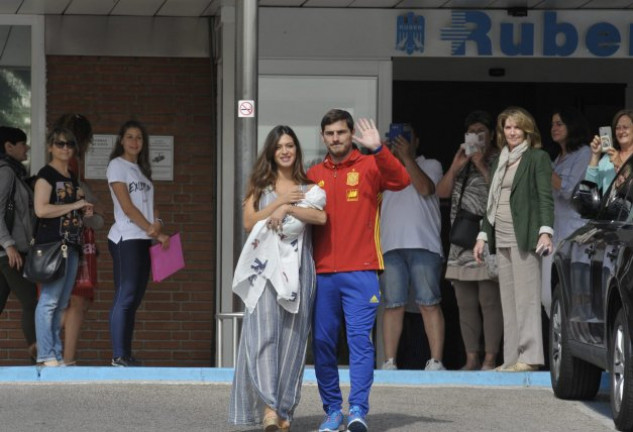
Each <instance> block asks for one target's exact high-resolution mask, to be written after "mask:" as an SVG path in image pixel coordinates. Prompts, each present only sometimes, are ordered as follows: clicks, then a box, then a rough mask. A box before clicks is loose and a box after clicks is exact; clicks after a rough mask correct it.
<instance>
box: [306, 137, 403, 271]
mask: <svg viewBox="0 0 633 432" xmlns="http://www.w3.org/2000/svg"><path fill="white" fill-rule="evenodd" d="M308 177H309V178H310V180H312V181H313V182H315V183H316V184H318V185H319V186H320V187H321V188H323V189H324V190H325V193H326V200H327V204H326V205H325V213H326V214H327V223H326V224H325V225H313V227H312V238H313V244H314V261H315V264H316V270H317V273H334V272H348V271H359V270H382V269H383V267H384V266H383V261H382V253H381V250H380V232H379V221H380V214H379V211H380V201H381V198H382V191H384V190H393V191H397V190H400V189H404V188H405V187H407V186H408V185H409V183H410V182H411V180H410V179H409V174H408V173H407V171H406V170H405V168H404V166H403V165H402V164H401V163H400V161H399V160H398V159H396V157H395V156H394V155H392V154H391V152H390V151H389V150H388V149H387V147H385V146H383V147H382V148H381V149H380V150H379V151H378V153H375V154H373V155H369V156H365V155H363V154H362V153H361V152H359V151H358V150H356V149H353V150H352V152H351V153H350V155H349V157H348V158H347V159H345V160H344V161H343V162H341V163H339V164H334V163H333V162H332V160H331V158H330V155H329V154H328V155H327V156H326V157H325V160H324V161H323V162H322V163H320V164H318V165H315V166H313V167H312V168H311V169H310V170H309V171H308Z"/></svg>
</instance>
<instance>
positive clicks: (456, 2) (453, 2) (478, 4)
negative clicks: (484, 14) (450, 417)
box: [442, 0, 493, 9]
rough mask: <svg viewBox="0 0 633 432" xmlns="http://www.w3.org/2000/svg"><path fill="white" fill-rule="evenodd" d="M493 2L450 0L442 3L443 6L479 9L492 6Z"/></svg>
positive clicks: (486, 0) (484, 0) (485, 0)
mask: <svg viewBox="0 0 633 432" xmlns="http://www.w3.org/2000/svg"><path fill="white" fill-rule="evenodd" d="M492 2H493V0H450V1H447V2H446V3H445V4H444V5H442V7H447V8H469V9H478V8H483V7H486V6H490V3H492Z"/></svg>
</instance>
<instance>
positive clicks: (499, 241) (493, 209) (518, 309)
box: [473, 107, 554, 372]
mask: <svg viewBox="0 0 633 432" xmlns="http://www.w3.org/2000/svg"><path fill="white" fill-rule="evenodd" d="M497 145H498V146H499V148H500V149H501V154H500V155H499V158H498V159H497V160H496V161H495V162H494V163H493V165H492V167H491V173H493V175H492V180H491V183H490V191H489V194H488V203H487V208H486V215H485V216H484V218H483V224H482V232H480V233H479V236H478V237H477V243H476V244H475V247H474V250H473V253H474V255H475V259H477V260H478V261H481V260H482V259H483V250H484V245H485V243H486V242H488V246H489V248H490V252H491V253H495V251H496V254H497V260H498V269H499V288H500V293H501V308H502V311H503V330H504V338H503V340H504V347H503V357H504V363H503V365H501V366H500V367H499V368H497V369H498V370H501V371H508V372H524V371H535V370H538V368H539V367H540V366H541V365H543V364H544V352H543V338H542V329H541V256H542V255H546V254H548V253H550V252H551V251H552V250H553V247H552V235H553V233H554V230H553V229H552V227H553V226H554V200H553V198H552V186H551V178H552V165H551V160H550V158H549V155H548V154H547V153H546V152H544V151H543V150H541V149H540V148H541V135H540V133H539V130H538V127H537V126H536V122H535V121H534V118H533V117H532V115H531V114H530V113H528V112H527V111H526V110H525V109H523V108H519V107H510V108H507V109H506V110H504V111H503V112H502V113H501V114H499V117H498V118H497Z"/></svg>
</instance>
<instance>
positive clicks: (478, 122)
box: [437, 111, 503, 370]
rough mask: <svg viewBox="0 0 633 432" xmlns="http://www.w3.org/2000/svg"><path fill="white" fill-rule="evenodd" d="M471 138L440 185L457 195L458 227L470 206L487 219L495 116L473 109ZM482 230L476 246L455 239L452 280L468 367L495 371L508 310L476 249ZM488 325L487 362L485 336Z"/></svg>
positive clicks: (441, 191)
mask: <svg viewBox="0 0 633 432" xmlns="http://www.w3.org/2000/svg"><path fill="white" fill-rule="evenodd" d="M464 128H465V139H464V144H462V145H460V146H459V148H458V150H457V152H456V153H455V156H454V157H453V162H452V164H451V166H450V168H449V169H448V171H447V172H446V174H445V175H444V177H442V180H440V182H439V183H438V185H437V195H438V196H439V197H440V198H449V197H450V198H451V213H450V219H451V224H452V225H453V227H454V226H455V222H456V218H457V214H458V212H460V211H464V210H465V211H468V212H470V213H471V214H473V215H476V216H477V217H478V219H481V217H483V215H484V214H485V213H486V201H487V199H488V185H489V184H490V165H492V162H493V160H494V159H495V157H497V156H498V155H499V150H498V149H497V148H496V147H495V146H494V145H493V140H494V121H493V118H492V116H491V115H490V114H489V113H487V112H485V111H473V112H471V113H469V114H468V115H467V116H466V119H465V121H464ZM476 236H477V233H476V232H475V235H474V237H472V243H471V244H470V247H468V245H464V244H461V245H458V244H456V243H451V246H450V249H449V252H448V262H447V265H446V276H445V277H446V279H448V280H450V281H451V284H452V285H453V288H454V289H455V298H456V299H457V306H458V308H459V326H460V330H461V333H462V339H463V342H464V348H465V350H466V364H465V365H464V367H463V368H462V369H463V370H479V369H481V370H490V369H494V368H495V366H496V358H497V353H498V352H499V347H500V345H501V338H502V336H503V315H502V313H501V299H500V297H499V284H498V283H497V281H496V280H493V278H492V277H491V275H490V274H489V272H488V268H487V266H486V265H485V264H483V263H478V262H477V261H476V260H475V257H474V256H473V253H472V246H473V245H474V243H475V240H476ZM482 330H483V336H484V351H485V355H484V358H483V362H482V360H481V357H480V340H481V334H482Z"/></svg>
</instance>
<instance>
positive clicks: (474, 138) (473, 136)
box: [464, 132, 485, 156]
mask: <svg viewBox="0 0 633 432" xmlns="http://www.w3.org/2000/svg"><path fill="white" fill-rule="evenodd" d="M484 145H485V143H484V134H478V133H474V132H470V133H465V134H464V153H466V156H470V155H471V154H473V153H475V152H477V151H480V150H481V149H482V148H483V147H484Z"/></svg>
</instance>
